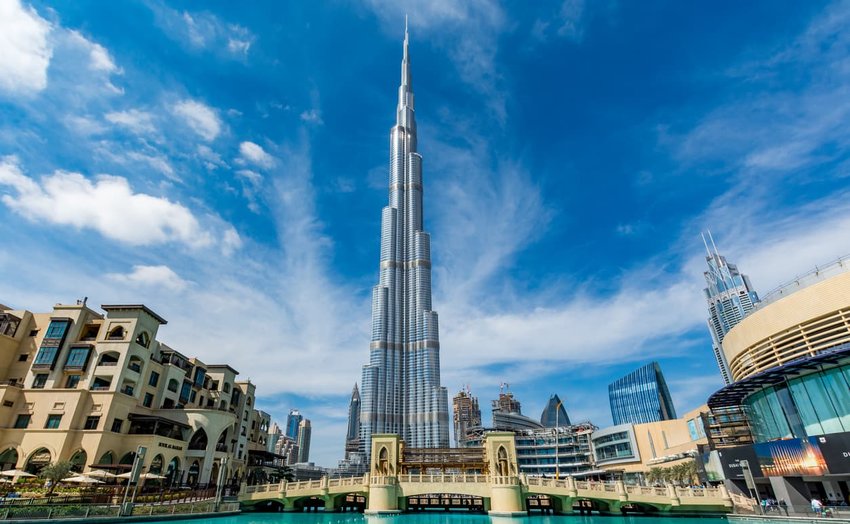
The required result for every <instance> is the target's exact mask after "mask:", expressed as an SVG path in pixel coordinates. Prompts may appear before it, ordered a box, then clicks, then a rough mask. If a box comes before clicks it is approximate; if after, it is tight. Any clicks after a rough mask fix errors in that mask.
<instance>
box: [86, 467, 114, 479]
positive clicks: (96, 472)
mask: <svg viewBox="0 0 850 524" xmlns="http://www.w3.org/2000/svg"><path fill="white" fill-rule="evenodd" d="M83 475H85V476H86V477H98V478H102V479H111V478H115V477H117V475H116V474H114V473H110V472H108V471H104V470H102V469H93V470H91V471H89V472H88V473H84V474H83Z"/></svg>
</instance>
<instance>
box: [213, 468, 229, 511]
mask: <svg viewBox="0 0 850 524" xmlns="http://www.w3.org/2000/svg"><path fill="white" fill-rule="evenodd" d="M228 458H229V457H227V456H226V455H225V456H224V457H222V458H221V463H220V464H219V468H218V478H217V479H216V482H215V511H216V512H218V511H220V510H221V490H222V488H223V487H224V485H223V484H224V477H225V475H227V462H228Z"/></svg>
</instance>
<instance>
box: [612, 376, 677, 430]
mask: <svg viewBox="0 0 850 524" xmlns="http://www.w3.org/2000/svg"><path fill="white" fill-rule="evenodd" d="M608 400H609V401H610V402H611V417H612V418H613V419H614V425H615V426H617V425H620V424H644V423H646V422H657V421H659V420H671V419H674V418H676V410H675V408H674V407H673V400H672V399H671V398H670V390H669V389H667V382H666V381H665V380H664V375H663V374H662V373H661V366H659V365H658V362H650V363H649V364H647V365H645V366H643V367H640V368H638V369H636V370H634V371H632V372H631V373H629V374H628V375H626V376H625V377H623V378H621V379H618V380H615V381H614V382H613V383H611V384H609V385H608Z"/></svg>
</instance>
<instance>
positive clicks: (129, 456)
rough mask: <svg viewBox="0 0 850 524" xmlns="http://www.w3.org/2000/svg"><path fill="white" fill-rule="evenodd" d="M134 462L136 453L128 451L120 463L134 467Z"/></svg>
mask: <svg viewBox="0 0 850 524" xmlns="http://www.w3.org/2000/svg"><path fill="white" fill-rule="evenodd" d="M134 460H136V452H135V451H128V452H127V453H124V456H123V457H121V460H119V461H118V463H119V464H123V465H127V466H132V465H133V461H134Z"/></svg>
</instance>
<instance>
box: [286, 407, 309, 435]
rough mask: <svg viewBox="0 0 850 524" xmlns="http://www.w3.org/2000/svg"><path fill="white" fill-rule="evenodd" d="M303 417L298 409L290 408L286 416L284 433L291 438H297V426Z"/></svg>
mask: <svg viewBox="0 0 850 524" xmlns="http://www.w3.org/2000/svg"><path fill="white" fill-rule="evenodd" d="M303 418H304V417H302V416H301V412H300V411H298V410H297V409H290V410H289V416H287V417H286V433H284V435H286V436H287V437H289V438H291V439H292V440H298V426H299V424H301V420H302V419H303Z"/></svg>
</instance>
